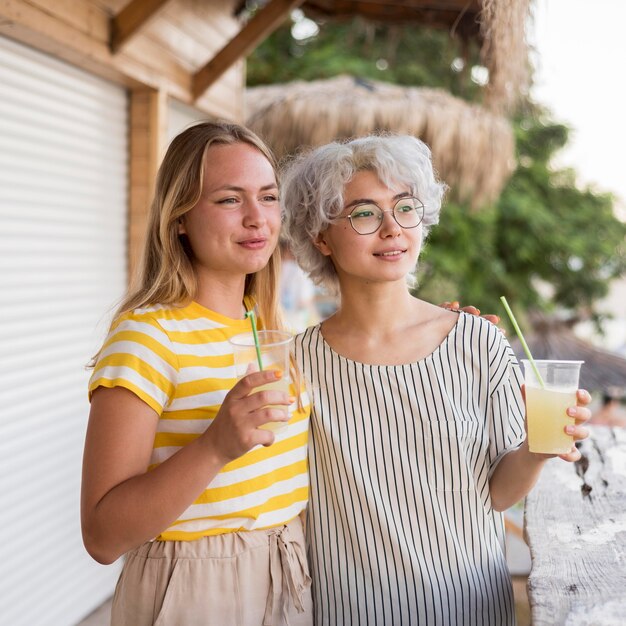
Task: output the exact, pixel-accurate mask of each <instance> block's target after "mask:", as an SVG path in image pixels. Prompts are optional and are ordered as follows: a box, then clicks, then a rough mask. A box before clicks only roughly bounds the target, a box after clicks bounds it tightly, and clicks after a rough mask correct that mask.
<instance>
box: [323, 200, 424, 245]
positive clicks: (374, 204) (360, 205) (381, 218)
mask: <svg viewBox="0 0 626 626" xmlns="http://www.w3.org/2000/svg"><path fill="white" fill-rule="evenodd" d="M407 200H415V201H416V203H417V204H416V207H415V209H416V211H417V210H419V208H420V207H421V209H422V215H421V216H420V218H419V221H418V222H417V224H414V225H413V226H403V225H402V224H400V222H399V221H398V218H397V217H396V208H397V207H398V206H399V205H400V203H401V202H406V201H407ZM364 206H375V207H376V208H377V209H378V210H379V211H380V212H381V217H380V219H379V220H378V226H376V228H375V229H374V230H370V231H368V232H366V233H362V232H361V231H360V230H357V228H356V226H355V225H354V222H353V221H352V220H353V217H352V214H353V213H354V212H355V211H357V210H359V209H360V208H362V207H364ZM424 210H425V207H424V203H423V202H422V201H421V200H420V199H419V198H418V197H417V196H405V197H403V198H400V199H399V200H398V201H397V202H396V203H395V204H394V206H393V209H387V210H386V211H385V210H383V209H381V208H380V207H379V206H378V205H377V204H376V203H375V202H362V203H361V204H357V205H355V206H354V208H353V209H352V211H350V214H349V215H344V216H342V217H337V218H335V219H338V220H348V221H349V222H350V226H352V230H354V232H355V233H357V234H358V235H373V234H374V233H376V232H378V231H379V230H380V227H381V226H382V225H383V217H384V215H385V213H391V216H392V217H393V219H394V221H395V222H396V224H397V225H398V226H399V227H400V228H402V229H403V230H410V229H411V228H417V227H418V226H419V225H420V224H421V223H422V222H423V221H424Z"/></svg>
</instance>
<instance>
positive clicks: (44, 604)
mask: <svg viewBox="0 0 626 626" xmlns="http://www.w3.org/2000/svg"><path fill="white" fill-rule="evenodd" d="M127 186H128V184H127V97H126V93H125V91H124V90H123V89H121V88H119V87H117V86H115V85H112V84H110V83H108V82H105V81H103V80H100V79H97V78H95V77H93V76H91V75H90V74H87V73H85V72H83V71H81V70H78V69H76V68H74V67H72V66H70V65H67V64H65V63H61V62H59V61H57V60H55V59H53V58H51V57H48V56H45V55H43V54H41V53H39V52H36V51H34V50H32V49H30V48H27V47H24V46H22V45H19V44H16V43H14V42H12V41H10V40H8V39H5V38H0V411H1V414H0V481H1V490H0V541H1V542H2V551H1V553H0V580H2V583H1V584H0V623H2V624H11V626H18V625H22V624H23V625H24V626H34V625H37V624H46V625H48V624H50V625H54V626H56V625H63V624H75V623H76V622H77V621H78V620H80V619H81V618H82V617H83V616H85V615H86V614H88V613H89V612H90V611H92V610H93V609H94V608H95V607H96V606H98V605H99V604H100V603H101V602H102V601H103V600H104V599H106V598H107V597H108V596H110V595H111V593H112V591H113V587H114V583H115V580H116V578H117V575H118V572H119V564H116V565H114V566H111V567H104V566H100V565H98V564H97V563H95V562H94V561H92V560H91V559H90V557H89V556H88V555H87V553H86V552H85V550H84V548H83V546H82V541H81V535H80V522H79V491H80V474H81V457H82V448H83V440H84V434H85V426H86V422H87V415H88V410H89V405H88V402H87V380H88V376H89V372H88V371H86V370H85V364H86V363H87V361H88V360H89V359H90V357H91V356H92V355H93V353H94V351H95V350H97V348H98V344H99V342H100V341H101V340H102V334H103V333H104V332H105V331H106V328H105V326H106V323H107V319H108V318H107V310H110V309H111V307H112V306H113V304H114V303H115V301H116V300H117V299H119V298H120V296H121V295H122V293H123V290H124V288H125V284H126V219H127V218H126V213H127Z"/></svg>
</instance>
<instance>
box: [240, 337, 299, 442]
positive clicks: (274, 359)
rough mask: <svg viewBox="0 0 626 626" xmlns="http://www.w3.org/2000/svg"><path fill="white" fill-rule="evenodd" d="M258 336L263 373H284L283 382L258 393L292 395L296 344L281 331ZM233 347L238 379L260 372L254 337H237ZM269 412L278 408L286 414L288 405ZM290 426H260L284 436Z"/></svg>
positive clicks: (276, 424)
mask: <svg viewBox="0 0 626 626" xmlns="http://www.w3.org/2000/svg"><path fill="white" fill-rule="evenodd" d="M257 336H258V340H259V351H260V355H261V363H262V365H263V370H264V371H269V370H276V371H279V372H282V378H280V379H279V380H277V381H276V382H272V383H268V384H266V385H262V386H261V387H256V388H255V389H254V392H257V391H265V390H276V391H283V392H284V393H286V394H288V395H290V379H289V354H290V353H289V347H290V343H291V340H292V336H291V334H289V333H286V332H283V331H278V330H260V331H259V332H258V333H257ZM230 343H231V345H232V347H233V351H234V364H235V372H236V375H237V378H241V377H242V376H245V375H246V374H249V373H251V372H258V371H259V365H258V358H257V352H256V348H255V345H254V336H253V334H252V333H244V334H241V335H236V336H235V337H232V338H231V339H230ZM267 408H277V409H280V410H282V411H285V410H287V409H288V407H286V406H285V405H284V404H279V405H267ZM287 426H288V423H287V422H267V423H266V424H263V425H262V426H259V428H262V429H264V430H271V431H272V432H273V433H275V434H280V433H283V432H285V431H286V430H287Z"/></svg>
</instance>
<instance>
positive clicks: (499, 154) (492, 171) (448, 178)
mask: <svg viewBox="0 0 626 626" xmlns="http://www.w3.org/2000/svg"><path fill="white" fill-rule="evenodd" d="M247 106H248V119H247V124H248V126H249V127H250V128H252V129H253V130H254V131H255V132H257V133H258V134H259V135H260V136H261V137H263V138H264V139H265V140H266V141H267V142H268V143H269V145H270V146H271V147H272V149H273V150H274V151H275V152H276V154H277V156H278V157H279V158H281V157H283V156H286V155H289V154H293V153H294V152H296V151H298V150H300V149H301V148H303V147H309V146H318V145H322V144H324V143H328V142H330V141H334V140H341V139H347V138H349V137H359V136H363V135H367V134H371V133H375V132H385V131H387V132H396V133H406V134H410V135H414V136H416V137H419V138H420V139H422V140H423V141H424V142H425V143H426V144H428V145H429V146H430V148H431V150H432V152H433V160H434V163H435V168H436V169H437V171H438V173H439V176H440V177H441V178H442V179H443V180H444V181H445V182H446V183H447V184H448V185H449V186H450V187H451V189H452V192H453V194H454V195H455V196H456V197H457V198H459V199H461V200H468V201H470V202H471V203H472V205H473V206H480V205H481V204H484V203H486V202H490V201H493V200H495V199H496V198H497V197H498V195H499V194H500V192H501V190H502V188H503V186H504V185H505V183H506V181H507V180H508V178H509V176H510V174H511V173H512V171H513V168H514V165H515V158H514V146H515V144H514V137H513V131H512V128H511V125H510V123H509V122H508V120H506V119H505V118H504V117H501V116H499V115H496V114H494V113H492V112H490V111H487V110H486V109H484V108H482V107H480V106H478V105H474V104H469V103H467V102H465V101H463V100H461V99H459V98H455V97H453V96H451V95H450V94H449V93H447V92H445V91H443V90H440V89H429V88H423V87H399V86H396V85H391V84H388V83H383V82H375V81H364V80H360V79H355V78H352V77H350V76H338V77H336V78H331V79H328V80H318V81H312V82H305V81H295V82H293V83H288V84H286V85H270V86H262V87H253V88H250V89H248V90H247Z"/></svg>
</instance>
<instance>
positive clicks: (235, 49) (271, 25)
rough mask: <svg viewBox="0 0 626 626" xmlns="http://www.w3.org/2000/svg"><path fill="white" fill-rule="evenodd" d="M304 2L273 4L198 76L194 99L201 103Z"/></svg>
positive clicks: (273, 1) (274, 0)
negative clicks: (208, 90) (202, 98)
mask: <svg viewBox="0 0 626 626" xmlns="http://www.w3.org/2000/svg"><path fill="white" fill-rule="evenodd" d="M302 2H303V0H270V2H268V3H267V4H266V5H265V6H264V7H263V8H262V9H260V10H259V11H258V12H257V13H256V15H255V16H254V17H253V18H252V19H251V20H250V21H249V22H248V23H247V24H246V25H245V26H244V27H243V28H242V29H241V30H240V31H239V33H238V34H237V35H235V37H234V38H233V39H231V40H230V41H229V42H228V43H227V44H226V45H225V46H224V47H223V48H222V49H221V50H220V51H219V52H218V53H217V54H216V55H215V56H214V57H213V58H212V59H211V60H210V61H209V62H208V63H207V64H206V65H205V66H204V67H203V68H202V69H200V70H198V72H196V74H195V76H194V77H193V86H192V92H193V96H194V98H195V99H198V98H199V97H200V96H201V95H202V94H203V93H204V92H205V91H206V90H207V89H208V88H209V87H210V86H211V85H212V84H213V83H214V82H215V81H217V80H218V79H219V77H220V76H222V74H223V73H224V72H225V71H226V70H227V69H228V68H229V67H231V66H232V65H233V63H235V62H236V61H238V60H239V59H241V58H243V57H245V56H247V55H248V54H249V53H250V52H251V51H252V50H253V49H254V48H255V46H257V45H258V44H259V43H260V42H261V41H262V40H263V39H264V38H265V37H267V36H268V35H270V34H271V33H272V32H273V31H274V30H275V29H276V28H278V26H280V24H282V23H283V22H284V21H285V18H286V17H287V15H288V14H289V12H290V11H291V10H292V9H294V8H296V7H298V6H299V5H301V4H302Z"/></svg>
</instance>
